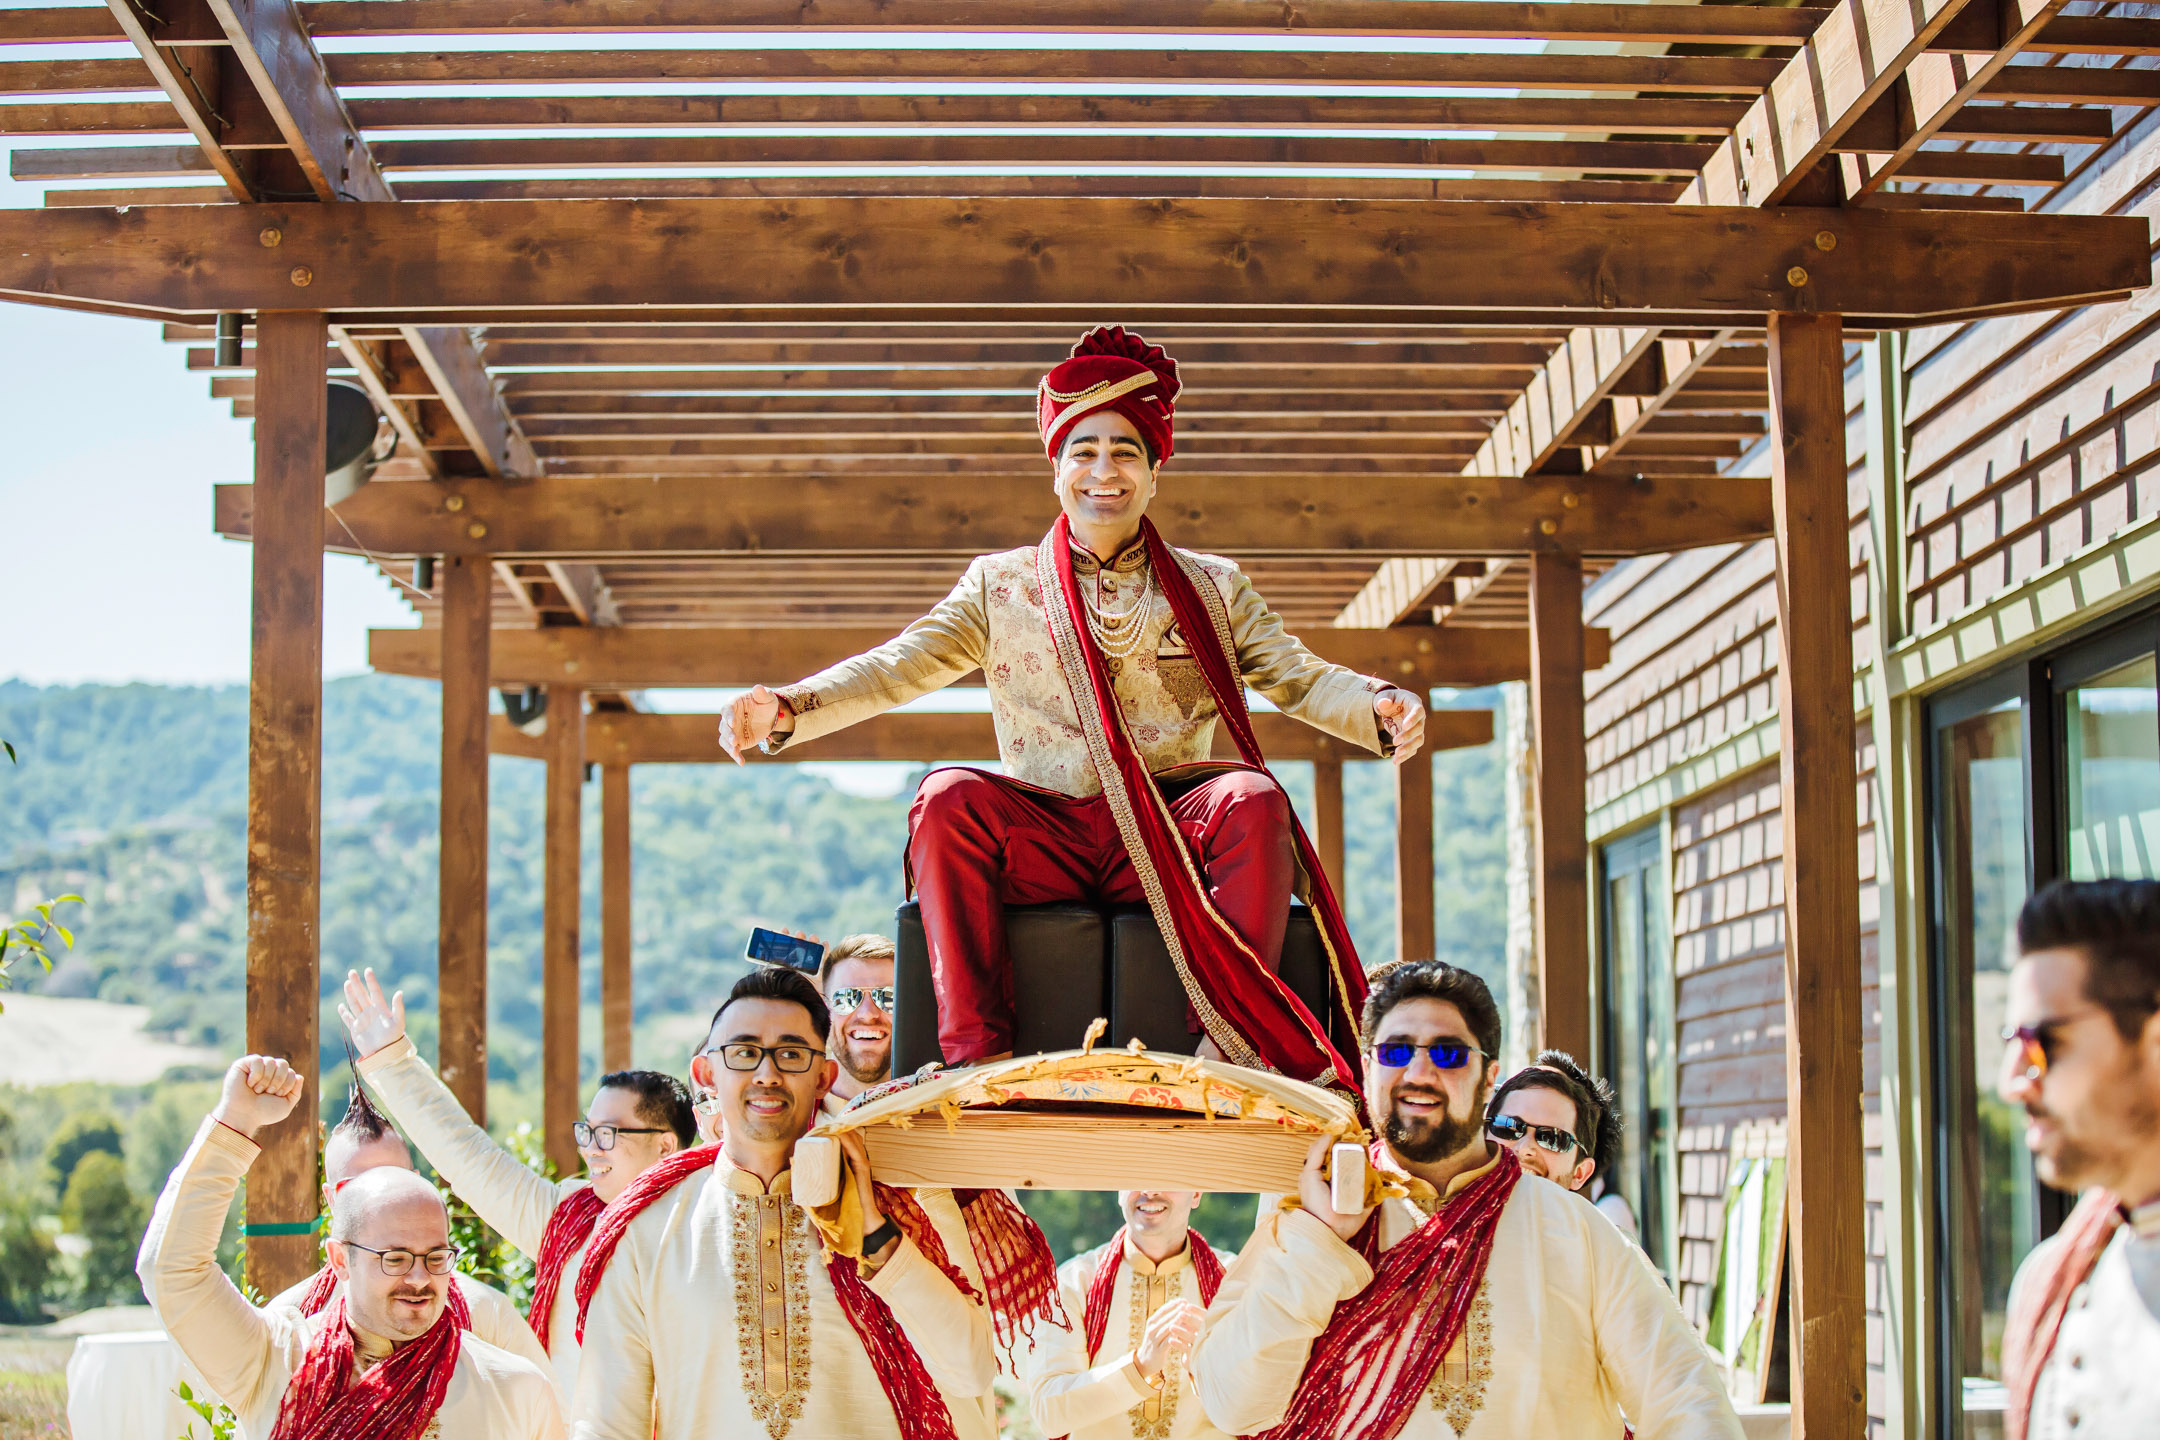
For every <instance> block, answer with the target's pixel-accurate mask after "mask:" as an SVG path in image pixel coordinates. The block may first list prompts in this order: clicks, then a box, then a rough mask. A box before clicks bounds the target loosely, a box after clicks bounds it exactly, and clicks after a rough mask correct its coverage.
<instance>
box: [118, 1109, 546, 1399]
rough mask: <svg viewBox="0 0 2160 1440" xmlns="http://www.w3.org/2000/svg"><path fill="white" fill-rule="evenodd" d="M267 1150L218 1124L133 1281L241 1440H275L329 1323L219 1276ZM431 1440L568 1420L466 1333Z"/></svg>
mask: <svg viewBox="0 0 2160 1440" xmlns="http://www.w3.org/2000/svg"><path fill="white" fill-rule="evenodd" d="M261 1153H262V1149H261V1147H260V1146H258V1145H256V1144H255V1143H254V1142H253V1141H251V1140H249V1139H247V1138H246V1137H245V1136H243V1135H241V1134H240V1133H239V1132H238V1131H235V1130H233V1129H231V1128H229V1127H227V1126H224V1125H220V1124H219V1123H218V1122H217V1121H215V1120H206V1121H204V1122H203V1128H202V1129H201V1130H200V1131H198V1132H197V1133H196V1136H195V1143H194V1144H193V1145H191V1146H189V1147H188V1152H187V1155H186V1157H185V1158H183V1159H182V1160H181V1162H180V1164H179V1166H178V1167H177V1168H176V1169H174V1171H173V1173H172V1178H171V1179H169V1180H167V1181H166V1182H165V1193H164V1194H162V1195H160V1196H159V1197H158V1203H157V1209H156V1210H155V1211H154V1212H153V1213H152V1214H151V1216H150V1228H149V1230H148V1231H146V1232H145V1233H144V1235H143V1243H142V1253H141V1255H140V1256H139V1257H137V1259H136V1262H135V1273H136V1274H137V1275H139V1276H140V1277H141V1278H142V1285H143V1294H144V1295H146V1296H147V1297H149V1300H150V1304H151V1306H152V1307H153V1308H155V1309H156V1311H157V1315H158V1319H159V1321H160V1322H162V1323H163V1325H164V1326H165V1329H166V1332H167V1333H169V1334H170V1335H171V1336H172V1338H173V1343H174V1344H175V1345H177V1346H179V1347H180V1353H181V1354H182V1355H184V1356H186V1357H187V1361H188V1363H189V1364H190V1365H192V1366H194V1367H195V1369H196V1371H197V1372H199V1373H200V1374H201V1376H202V1378H203V1380H204V1382H205V1383H206V1384H207V1385H208V1386H209V1387H210V1392H211V1393H212V1394H214V1395H216V1396H217V1398H218V1399H220V1400H222V1401H224V1402H225V1404H226V1405H227V1406H229V1407H230V1408H231V1410H232V1412H233V1414H234V1415H235V1416H236V1417H237V1418H238V1420H239V1435H240V1440H267V1437H268V1436H269V1434H270V1432H271V1431H272V1430H274V1429H276V1428H277V1414H278V1404H279V1402H280V1401H281V1400H282V1399H283V1398H284V1395H285V1387H286V1386H287V1385H288V1384H290V1383H291V1381H292V1377H293V1375H294V1373H295V1372H297V1371H298V1370H299V1368H300V1362H301V1359H302V1358H303V1357H304V1356H305V1355H306V1353H307V1346H308V1341H309V1340H310V1339H311V1338H312V1337H313V1336H314V1334H315V1332H316V1330H317V1329H319V1328H320V1327H321V1326H322V1324H323V1323H324V1321H325V1320H326V1319H327V1318H328V1317H327V1312H325V1314H322V1315H315V1316H311V1317H309V1316H302V1315H301V1314H300V1312H299V1311H298V1310H297V1309H295V1308H292V1307H290V1306H277V1305H267V1306H264V1307H263V1308H262V1309H259V1310H258V1309H257V1308H256V1307H255V1306H253V1305H251V1304H249V1303H248V1301H247V1297H246V1296H244V1295H242V1294H241V1293H240V1292H239V1291H238V1290H236V1289H234V1288H233V1283H232V1282H231V1281H230V1280H228V1279H226V1278H225V1272H224V1271H222V1270H220V1269H218V1263H217V1244H218V1235H219V1233H220V1232H221V1231H223V1229H224V1228H225V1212H226V1209H227V1207H228V1206H229V1205H230V1204H231V1203H232V1197H233V1192H234V1191H235V1190H236V1189H238V1188H239V1185H240V1177H241V1176H242V1175H245V1174H246V1173H247V1168H248V1166H250V1165H252V1164H253V1163H254V1162H255V1157H256V1156H257V1155H260V1154H261ZM355 1335H356V1337H357V1338H358V1341H359V1344H358V1347H357V1348H358V1349H359V1350H360V1351H361V1352H362V1354H363V1357H364V1359H363V1364H366V1363H369V1362H370V1361H371V1360H380V1359H382V1358H385V1357H386V1356H387V1355H388V1354H389V1351H388V1349H387V1347H385V1346H383V1345H382V1344H381V1342H380V1341H377V1340H374V1339H373V1338H372V1337H368V1336H364V1335H360V1334H359V1332H357V1331H356V1332H355ZM429 1433H430V1434H431V1435H433V1434H438V1433H439V1434H440V1435H441V1436H442V1437H444V1440H560V1437H561V1435H562V1433H563V1427H562V1416H561V1412H560V1411H559V1409H558V1408H557V1406H556V1403H555V1391H554V1387H553V1386H551V1385H550V1384H549V1383H548V1379H547V1375H546V1374H545V1372H543V1371H542V1370H540V1369H539V1368H538V1367H536V1366H534V1365H532V1364H531V1363H529V1362H527V1361H525V1360H521V1359H519V1358H518V1357H517V1356H515V1355H511V1354H508V1353H507V1352H505V1351H502V1350H499V1349H497V1348H496V1347H494V1346H493V1345H490V1344H488V1343H487V1342H486V1341H485V1340H482V1339H480V1338H478V1337H477V1336H475V1335H472V1334H467V1335H465V1336H464V1337H463V1338H462V1339H461V1340H460V1341H459V1345H458V1358H457V1365H456V1368H455V1369H453V1370H452V1371H451V1374H450V1388H449V1392H448V1393H447V1394H446V1395H444V1397H443V1403H442V1408H441V1409H440V1410H438V1411H437V1412H436V1415H435V1424H434V1427H433V1428H432V1429H431V1431H430V1432H429Z"/></svg>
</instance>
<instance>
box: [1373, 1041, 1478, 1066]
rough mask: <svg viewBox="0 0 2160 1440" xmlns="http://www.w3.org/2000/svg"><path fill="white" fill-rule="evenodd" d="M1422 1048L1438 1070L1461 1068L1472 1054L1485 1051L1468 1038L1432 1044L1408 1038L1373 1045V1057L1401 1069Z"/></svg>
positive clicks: (1407, 1064) (1468, 1061) (1467, 1062)
mask: <svg viewBox="0 0 2160 1440" xmlns="http://www.w3.org/2000/svg"><path fill="white" fill-rule="evenodd" d="M1420 1050H1423V1051H1424V1052H1425V1058H1426V1059H1428V1060H1430V1061H1432V1063H1433V1068H1434V1069H1436V1070H1460V1069H1462V1067H1463V1066H1465V1065H1467V1064H1469V1063H1470V1057H1471V1056H1472V1055H1483V1054H1484V1053H1485V1052H1484V1051H1483V1050H1480V1049H1478V1047H1477V1046H1475V1045H1472V1044H1470V1043H1469V1042H1468V1041H1467V1040H1437V1041H1434V1042H1433V1043H1432V1044H1430V1045H1413V1044H1411V1043H1410V1042H1409V1041H1407V1040H1383V1041H1381V1042H1380V1043H1379V1044H1378V1045H1375V1046H1373V1052H1372V1053H1373V1058H1374V1059H1375V1060H1378V1061H1379V1062H1380V1063H1381V1064H1382V1065H1385V1066H1387V1067H1388V1069H1390V1070H1401V1069H1405V1068H1407V1067H1408V1066H1409V1064H1410V1062H1411V1060H1413V1059H1414V1058H1416V1056H1417V1053H1418V1051H1420Z"/></svg>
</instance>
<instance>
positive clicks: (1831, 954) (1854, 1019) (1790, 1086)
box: [1770, 315, 1867, 1440]
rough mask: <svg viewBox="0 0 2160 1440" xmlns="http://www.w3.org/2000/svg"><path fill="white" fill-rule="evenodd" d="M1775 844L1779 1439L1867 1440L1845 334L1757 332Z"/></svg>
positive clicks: (1780, 323) (1792, 322) (1819, 323)
mask: <svg viewBox="0 0 2160 1440" xmlns="http://www.w3.org/2000/svg"><path fill="white" fill-rule="evenodd" d="M1770 410H1771V423H1772V427H1773V429H1772V432H1771V433H1772V440H1773V443H1772V445H1771V450H1770V456H1771V472H1770V473H1771V484H1772V489H1773V506H1774V509H1775V512H1776V520H1777V551H1778V672H1777V701H1778V723H1779V729H1780V737H1781V738H1780V743H1779V746H1778V750H1779V754H1778V770H1779V779H1780V783H1781V793H1782V797H1783V803H1782V806H1781V809H1782V818H1783V821H1784V832H1785V863H1784V870H1785V1097H1786V1117H1787V1131H1786V1134H1787V1141H1786V1144H1787V1150H1786V1157H1787V1158H1786V1167H1787V1168H1786V1206H1787V1224H1788V1233H1789V1235H1790V1236H1791V1247H1792V1248H1791V1266H1792V1272H1791V1274H1792V1291H1791V1301H1790V1303H1791V1306H1792V1310H1791V1316H1792V1370H1793V1373H1792V1435H1793V1440H1827V1437H1833V1436H1834V1437H1838V1440H1844V1437H1847V1436H1853V1435H1860V1434H1864V1433H1865V1432H1866V1429H1867V1369H1866V1360H1867V1351H1866V1336H1867V1313H1866V1312H1867V1301H1866V1288H1865V1279H1866V1273H1865V1265H1866V1237H1865V1229H1864V1221H1865V1215H1866V1206H1865V1204H1864V1203H1863V1197H1862V1195H1861V1183H1860V1181H1861V1176H1862V1175H1863V1174H1864V1173H1865V1170H1864V1165H1865V1153H1864V1148H1863V1140H1862V1137H1861V1117H1860V1095H1861V1072H1860V861H1859V839H1858V831H1859V814H1858V806H1857V803H1856V800H1855V797H1854V788H1855V785H1856V783H1857V771H1856V766H1855V761H1854V756H1853V699H1852V696H1853V659H1852V536H1851V522H1850V516H1849V513H1848V506H1847V501H1846V491H1845V487H1846V462H1845V346H1844V325H1843V322H1842V320H1841V318H1840V317H1838V316H1836V315H1774V316H1772V317H1771V318H1770Z"/></svg>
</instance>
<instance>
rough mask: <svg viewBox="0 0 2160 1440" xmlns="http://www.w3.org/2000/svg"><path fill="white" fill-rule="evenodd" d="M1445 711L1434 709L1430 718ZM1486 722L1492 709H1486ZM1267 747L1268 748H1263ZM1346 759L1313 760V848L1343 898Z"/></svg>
mask: <svg viewBox="0 0 2160 1440" xmlns="http://www.w3.org/2000/svg"><path fill="white" fill-rule="evenodd" d="M1441 713H1443V712H1441V711H1437V710H1436V711H1433V712H1431V715H1430V716H1428V717H1427V718H1428V719H1430V718H1432V716H1437V715H1439V714H1441ZM1485 716H1486V721H1485V723H1486V725H1487V726H1488V727H1489V726H1490V725H1491V724H1492V712H1491V711H1489V710H1488V711H1486V712H1485ZM1263 748H1264V747H1263ZM1342 782H1343V776H1342V761H1340V760H1315V761H1314V762H1313V833H1312V842H1313V849H1314V850H1315V851H1316V852H1317V853H1318V854H1319V856H1320V870H1321V873H1322V874H1324V875H1326V876H1327V882H1328V885H1329V886H1330V887H1331V888H1333V890H1334V891H1335V894H1336V895H1337V896H1338V897H1340V896H1341V895H1342V894H1343V873H1344V871H1343V791H1342Z"/></svg>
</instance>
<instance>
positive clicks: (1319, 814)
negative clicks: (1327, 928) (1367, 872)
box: [1312, 760, 1343, 899]
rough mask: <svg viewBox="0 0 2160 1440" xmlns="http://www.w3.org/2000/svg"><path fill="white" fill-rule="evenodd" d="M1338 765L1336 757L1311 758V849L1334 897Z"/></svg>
mask: <svg viewBox="0 0 2160 1440" xmlns="http://www.w3.org/2000/svg"><path fill="white" fill-rule="evenodd" d="M1342 766H1343V762H1342V761H1340V760H1315V761H1313V767H1312V789H1313V837H1312V842H1313V849H1315V850H1317V851H1319V852H1320V869H1321V871H1322V872H1323V873H1324V874H1325V875H1326V876H1327V882H1328V884H1329V885H1331V886H1333V887H1334V890H1335V895H1336V898H1338V899H1340V898H1341V896H1342V893H1343V807H1342Z"/></svg>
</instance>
